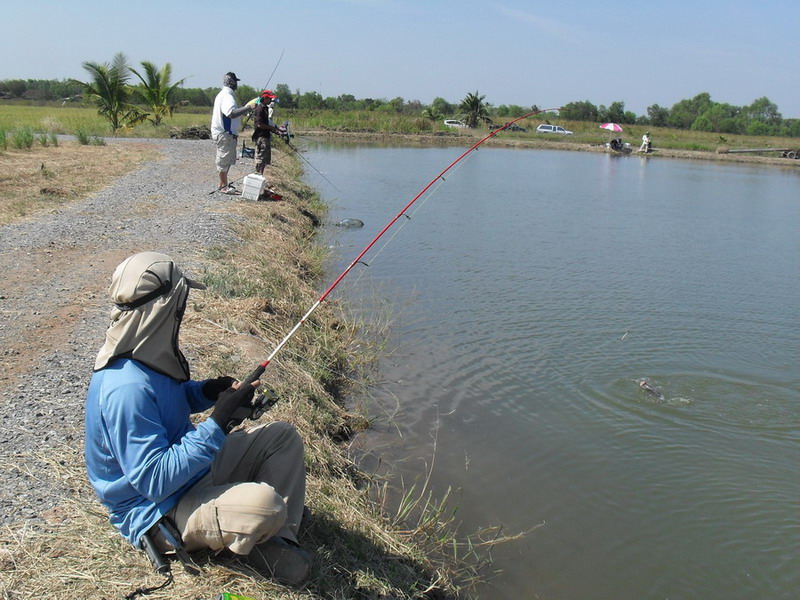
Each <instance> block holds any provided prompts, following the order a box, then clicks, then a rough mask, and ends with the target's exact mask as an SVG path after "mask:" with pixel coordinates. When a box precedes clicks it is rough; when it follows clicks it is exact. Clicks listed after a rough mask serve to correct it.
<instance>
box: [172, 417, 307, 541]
mask: <svg viewBox="0 0 800 600" xmlns="http://www.w3.org/2000/svg"><path fill="white" fill-rule="evenodd" d="M305 489H306V475H305V464H304V462H303V440H302V438H301V437H300V435H299V434H298V433H297V431H296V430H295V428H294V427H293V426H292V425H290V424H289V423H282V422H275V423H269V424H267V425H262V426H259V427H254V428H253V429H248V430H246V431H236V432H234V433H231V434H230V435H228V437H227V439H226V440H225V444H224V445H223V446H222V450H220V453H219V454H218V455H217V457H216V458H215V459H214V462H213V463H212V465H211V471H209V473H208V474H207V475H206V476H205V477H203V478H202V479H201V480H200V481H198V482H197V483H196V484H195V485H194V486H193V487H192V488H191V489H190V490H189V491H188V492H186V494H185V495H184V496H183V497H182V498H181V499H180V501H179V502H178V504H177V506H175V508H173V509H172V510H171V511H169V513H168V516H169V517H170V518H172V520H173V521H174V522H175V525H176V526H177V527H178V530H179V531H180V532H181V535H182V536H183V543H184V546H185V548H186V550H187V551H189V552H193V551H196V550H200V549H204V548H210V549H211V550H221V549H222V548H228V549H230V550H231V551H232V552H235V553H236V554H241V555H246V554H248V553H249V552H250V550H252V548H253V546H255V545H256V544H259V543H261V542H264V541H266V540H268V539H269V538H271V537H273V536H279V537H284V538H287V539H290V540H292V541H295V542H296V541H297V530H298V528H299V527H300V521H301V520H302V518H303V502H304V499H305Z"/></svg>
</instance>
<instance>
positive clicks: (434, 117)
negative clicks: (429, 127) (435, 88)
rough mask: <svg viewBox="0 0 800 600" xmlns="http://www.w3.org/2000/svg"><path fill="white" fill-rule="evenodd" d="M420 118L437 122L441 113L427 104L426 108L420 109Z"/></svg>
mask: <svg viewBox="0 0 800 600" xmlns="http://www.w3.org/2000/svg"><path fill="white" fill-rule="evenodd" d="M422 118H424V119H428V120H430V121H432V122H433V123H437V122H438V121H439V120H440V119H442V113H440V112H439V111H438V110H436V109H435V108H433V107H432V106H429V107H428V108H426V109H425V110H423V111H422Z"/></svg>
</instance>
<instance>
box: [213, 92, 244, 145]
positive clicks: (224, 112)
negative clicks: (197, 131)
mask: <svg viewBox="0 0 800 600" xmlns="http://www.w3.org/2000/svg"><path fill="white" fill-rule="evenodd" d="M235 108H236V96H235V95H234V92H233V90H232V89H231V88H229V87H223V88H222V89H221V90H220V91H219V94H217V97H216V98H214V111H213V112H212V113H211V135H212V136H217V135H219V134H220V133H222V132H223V131H227V132H228V133H231V134H233V135H238V134H239V124H240V123H241V119H240V118H239V117H236V118H235V119H231V118H230V116H229V115H230V114H231V112H232V111H233V110H234V109H235Z"/></svg>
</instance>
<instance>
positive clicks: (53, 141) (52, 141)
mask: <svg viewBox="0 0 800 600" xmlns="http://www.w3.org/2000/svg"><path fill="white" fill-rule="evenodd" d="M50 145H51V146H53V147H55V146H58V136H57V135H56V134H55V133H53V132H50Z"/></svg>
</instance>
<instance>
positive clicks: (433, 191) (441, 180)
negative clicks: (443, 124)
mask: <svg viewBox="0 0 800 600" xmlns="http://www.w3.org/2000/svg"><path fill="white" fill-rule="evenodd" d="M472 156H473V155H470V156H468V157H467V159H470V158H472ZM466 164H467V163H466V161H464V162H462V163H459V164H458V166H457V167H456V168H455V169H454V170H453V173H454V174H455V173H457V172H458V169H461V168H463V167H464V165H466ZM445 183H446V180H445V178H444V177H440V178H439V179H438V183H437V184H436V186H435V187H433V188H432V189H431V191H430V193H429V194H427V195H426V196H425V197H424V198H422V201H421V202H420V203H419V204H417V205H416V206H415V207H414V210H413V211H412V212H411V213H410V214H407V215H403V216H404V217H406V220H405V221H401V222H400V224H399V225H398V226H397V227H396V228H395V230H394V233H392V235H391V236H390V237H389V238H388V239H387V240H386V241H385V242H384V243H383V244H382V245H381V246H380V247H379V248H378V249H377V250H376V251H375V254H374V255H373V257H372V258H371V259H370V261H369V263H365V262H363V261H362V264H363V265H365V266H370V265H374V264H375V261H376V260H378V257H379V256H380V255H381V253H382V252H383V250H384V249H385V248H386V247H387V246H388V245H389V244H391V243H392V240H394V238H396V237H397V235H398V234H399V233H400V232H401V231H402V230H403V228H404V227H405V226H406V225H408V223H409V222H410V221H411V220H412V219H413V218H414V215H416V214H417V213H418V212H419V211H420V210H421V209H422V207H423V206H425V203H426V202H427V201H428V200H430V199H431V198H433V196H434V195H436V192H438V191H439V188H441V187H442V185H444V184H445ZM366 272H367V271H366V270H363V271H360V272H359V273H358V275H357V276H356V279H355V281H353V284H352V285H353V286H355V285H357V284H358V282H359V281H361V278H362V277H363V276H364V274H365V273H366Z"/></svg>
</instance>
